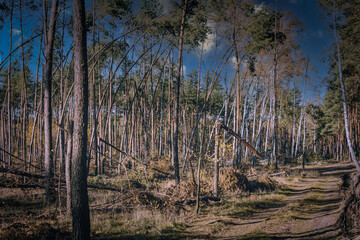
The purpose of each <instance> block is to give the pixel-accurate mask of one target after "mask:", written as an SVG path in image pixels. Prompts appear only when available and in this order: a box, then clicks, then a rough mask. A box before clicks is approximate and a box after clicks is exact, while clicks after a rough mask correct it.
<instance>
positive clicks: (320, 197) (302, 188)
mask: <svg viewBox="0 0 360 240" xmlns="http://www.w3.org/2000/svg"><path fill="white" fill-rule="evenodd" d="M351 171H353V169H352V166H351V165H350V164H334V165H329V166H326V167H320V168H319V167H318V168H317V167H311V168H310V167H309V168H308V169H306V171H305V172H304V174H303V176H302V177H293V178H285V179H284V178H282V179H281V178H278V179H279V181H280V180H282V181H286V182H287V183H288V188H286V189H283V190H281V191H280V192H279V193H278V194H280V195H282V196H283V195H285V196H286V197H285V199H284V200H283V201H279V204H274V205H272V206H271V207H269V208H266V209H259V210H256V211H255V212H254V213H253V214H251V215H250V216H246V217H236V216H233V215H232V216H215V215H211V214H208V215H203V216H200V217H199V218H197V219H191V220H189V222H188V226H189V228H188V229H187V231H186V232H184V233H183V237H184V238H185V239H337V238H339V236H341V231H340V229H338V228H337V227H336V221H337V219H338V216H339V212H340V205H341V200H342V196H341V194H340V190H339V187H340V185H341V183H342V180H341V176H342V175H343V174H344V173H346V172H351Z"/></svg>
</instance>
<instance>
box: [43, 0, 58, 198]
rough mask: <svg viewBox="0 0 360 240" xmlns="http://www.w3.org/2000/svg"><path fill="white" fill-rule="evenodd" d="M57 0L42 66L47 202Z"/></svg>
mask: <svg viewBox="0 0 360 240" xmlns="http://www.w3.org/2000/svg"><path fill="white" fill-rule="evenodd" d="M57 8H58V0H54V1H53V3H52V8H51V19H50V26H49V31H48V32H47V29H46V24H44V26H45V31H44V32H45V41H46V44H45V46H46V49H45V67H44V78H43V81H44V140H45V146H44V149H45V176H46V179H45V183H46V185H45V192H46V199H47V202H48V203H53V202H54V201H55V199H56V198H55V197H56V195H55V187H54V161H53V156H52V125H51V124H52V109H51V93H52V92H51V82H52V61H53V50H54V40H55V29H56V17H57ZM44 11H45V16H46V15H47V14H46V12H47V6H46V1H45V0H44Z"/></svg>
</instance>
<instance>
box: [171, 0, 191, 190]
mask: <svg viewBox="0 0 360 240" xmlns="http://www.w3.org/2000/svg"><path fill="white" fill-rule="evenodd" d="M187 3H188V0H185V3H184V6H183V11H182V18H181V27H180V36H179V57H178V66H177V73H176V74H177V75H176V84H175V106H174V108H175V109H174V115H175V123H174V138H173V139H174V140H173V141H174V142H173V144H174V149H173V162H174V173H175V183H176V184H179V183H180V174H179V118H180V114H179V112H180V81H181V63H182V52H183V41H184V27H185V17H186V7H187Z"/></svg>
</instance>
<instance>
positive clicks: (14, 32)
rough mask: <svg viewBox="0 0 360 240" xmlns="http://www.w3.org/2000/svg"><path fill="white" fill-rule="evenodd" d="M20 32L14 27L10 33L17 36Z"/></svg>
mask: <svg viewBox="0 0 360 240" xmlns="http://www.w3.org/2000/svg"><path fill="white" fill-rule="evenodd" d="M20 33H21V31H20V30H19V29H16V28H13V29H12V34H13V35H14V36H17V35H19V34H20Z"/></svg>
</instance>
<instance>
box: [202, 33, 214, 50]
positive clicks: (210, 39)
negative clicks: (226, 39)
mask: <svg viewBox="0 0 360 240" xmlns="http://www.w3.org/2000/svg"><path fill="white" fill-rule="evenodd" d="M215 41H216V34H215V33H210V34H208V35H207V37H206V39H205V42H204V52H209V51H211V50H212V49H213V47H214V46H215Z"/></svg>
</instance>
